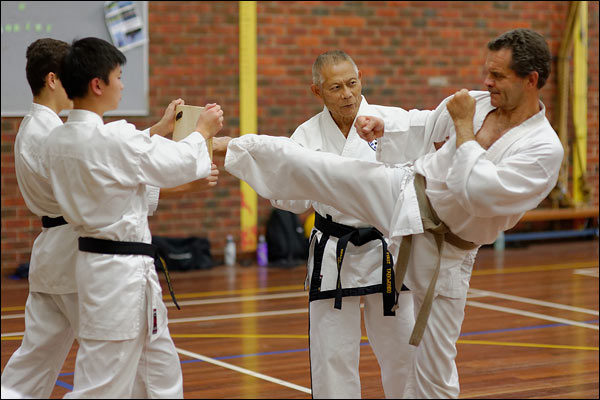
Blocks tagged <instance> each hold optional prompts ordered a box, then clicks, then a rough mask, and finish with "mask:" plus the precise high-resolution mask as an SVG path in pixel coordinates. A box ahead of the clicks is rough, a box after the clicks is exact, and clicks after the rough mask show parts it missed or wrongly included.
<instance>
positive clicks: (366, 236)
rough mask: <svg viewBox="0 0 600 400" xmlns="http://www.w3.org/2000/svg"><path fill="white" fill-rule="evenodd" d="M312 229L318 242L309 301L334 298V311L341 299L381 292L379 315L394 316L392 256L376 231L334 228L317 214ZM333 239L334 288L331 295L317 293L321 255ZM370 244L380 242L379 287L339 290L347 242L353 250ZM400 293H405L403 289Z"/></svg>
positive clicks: (339, 225) (340, 306) (395, 299)
mask: <svg viewBox="0 0 600 400" xmlns="http://www.w3.org/2000/svg"><path fill="white" fill-rule="evenodd" d="M315 228H316V229H318V230H319V231H321V232H322V236H321V240H319V241H318V242H317V243H316V245H315V249H314V252H313V259H314V268H313V275H312V279H311V287H310V292H309V301H312V300H317V299H324V298H331V297H335V303H334V307H335V308H337V309H341V308H342V297H343V295H363V294H371V293H377V292H381V293H382V294H383V315H386V316H388V315H390V316H391V315H396V314H395V312H394V311H392V309H393V308H394V305H395V304H396V302H397V300H398V294H397V292H396V286H395V277H394V268H393V267H394V260H393V258H392V254H391V253H390V252H389V251H388V249H387V243H386V241H385V239H384V237H383V235H382V234H381V232H379V231H378V230H377V229H375V228H373V227H370V228H354V227H351V226H347V225H343V224H338V223H337V222H333V220H332V218H331V216H330V215H327V218H324V217H322V216H321V215H319V213H315ZM330 236H333V237H337V238H338V242H337V248H336V261H337V270H338V275H337V284H336V289H335V290H333V291H325V292H321V291H320V285H321V276H320V273H321V265H322V262H323V253H324V251H325V245H326V244H327V241H328V240H329V237H330ZM373 240H381V243H382V246H383V268H382V283H381V284H380V285H372V286H368V287H366V288H364V289H363V290H362V291H361V290H356V289H342V284H341V278H340V273H341V270H342V262H343V260H344V255H345V253H346V247H347V246H348V242H351V243H352V244H353V245H355V246H362V245H363V244H365V243H368V242H370V241H373ZM402 290H408V288H406V287H405V286H403V287H402Z"/></svg>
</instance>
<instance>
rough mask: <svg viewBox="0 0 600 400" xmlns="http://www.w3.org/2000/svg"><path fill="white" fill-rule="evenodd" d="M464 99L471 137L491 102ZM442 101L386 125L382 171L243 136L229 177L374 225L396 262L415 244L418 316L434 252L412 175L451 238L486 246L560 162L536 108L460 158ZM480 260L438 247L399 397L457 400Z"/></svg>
mask: <svg viewBox="0 0 600 400" xmlns="http://www.w3.org/2000/svg"><path fill="white" fill-rule="evenodd" d="M470 94H471V96H473V97H474V98H475V99H476V111H475V116H474V120H473V122H474V131H475V132H477V131H478V130H479V129H480V128H481V126H482V124H483V121H484V120H485V117H486V116H487V114H488V113H489V112H490V111H492V110H493V109H494V107H493V106H492V105H491V104H490V97H489V93H487V92H476V91H475V92H470ZM447 100H448V99H446V100H444V102H442V104H441V105H440V106H439V107H438V108H437V109H436V110H435V111H431V112H429V111H423V112H413V111H411V112H408V117H409V118H408V119H407V120H406V122H405V123H404V124H401V123H400V124H398V123H394V122H390V125H391V126H389V127H387V126H386V133H385V134H384V136H383V137H382V138H380V139H379V142H378V151H377V152H378V159H379V160H380V161H383V162H385V163H384V164H378V163H372V162H366V161H359V160H349V159H346V158H343V157H339V156H337V155H333V154H325V153H317V152H311V151H308V150H306V149H303V148H302V147H300V146H298V145H297V144H295V143H293V142H292V141H290V140H289V139H287V138H281V137H268V136H257V135H244V136H243V137H241V138H236V139H234V140H232V141H231V142H230V143H229V147H228V151H227V156H226V159H225V169H226V170H227V171H229V172H230V173H232V174H234V175H235V176H237V177H239V178H240V179H243V180H245V181H246V182H248V183H249V184H250V185H251V186H252V187H253V188H254V189H255V190H256V191H257V192H258V193H259V194H260V195H261V196H264V197H266V198H278V199H294V198H298V197H300V196H307V197H308V196H310V198H312V199H314V200H316V201H322V202H325V203H330V204H331V205H334V206H335V207H336V208H337V209H338V210H340V211H341V212H344V213H347V214H350V215H352V216H355V217H357V218H359V219H362V220H364V221H366V222H369V223H371V224H373V226H375V227H377V228H378V229H380V230H381V231H382V232H383V233H384V234H385V235H386V236H387V237H388V238H390V250H392V251H393V253H394V256H396V254H397V251H398V249H399V245H400V243H401V240H402V236H404V235H411V234H412V235H414V236H413V246H412V253H411V257H410V259H409V266H408V271H407V275H406V278H405V281H404V282H405V283H406V285H407V286H408V287H409V288H410V289H411V290H412V292H413V296H414V298H413V299H414V301H415V310H418V309H419V308H420V305H421V303H422V300H423V297H424V295H425V290H426V288H427V285H428V284H429V282H430V279H431V276H432V273H433V268H434V265H435V262H434V261H435V259H436V258H437V250H436V249H437V248H436V247H435V244H434V239H433V237H432V235H431V234H430V233H429V232H425V233H424V234H422V235H419V233H423V225H422V222H421V220H420V212H419V207H418V202H417V201H416V196H415V189H414V186H413V181H414V173H415V171H416V172H418V173H420V174H422V175H424V176H425V178H426V181H427V189H426V193H427V196H428V198H429V200H430V202H431V204H432V206H433V208H434V210H435V211H436V212H437V214H438V216H439V217H440V219H441V220H442V221H444V222H445V223H446V225H447V226H448V227H449V228H450V230H451V231H452V232H453V233H454V234H456V235H458V236H459V237H461V238H462V239H464V240H467V241H471V242H474V243H475V244H477V245H483V244H489V243H492V242H494V240H495V239H496V237H497V235H498V233H499V232H502V231H504V230H506V229H509V228H511V227H512V226H514V225H515V224H516V223H517V222H518V220H519V219H520V218H521V216H522V215H523V213H525V211H527V210H530V209H533V208H535V207H536V206H537V205H538V204H539V203H540V202H541V201H542V200H543V199H544V198H545V197H546V196H547V195H548V193H549V192H550V191H551V189H552V188H553V187H554V185H555V184H556V180H557V178H558V171H559V168H560V164H561V161H562V157H563V149H562V146H561V144H560V141H559V140H558V137H557V135H556V133H555V132H554V130H553V129H552V127H551V126H550V123H549V122H548V120H547V119H546V117H545V108H544V105H543V104H542V103H541V102H540V107H541V110H540V111H539V112H538V113H537V114H535V115H533V116H532V117H531V118H529V119H528V120H526V121H524V122H523V123H522V124H521V125H519V126H517V127H514V128H512V129H510V130H509V131H507V132H506V133H505V134H504V135H503V136H502V137H501V138H500V139H498V140H497V141H496V142H495V143H494V144H492V146H490V148H489V149H487V150H486V149H483V148H482V147H481V146H480V145H479V144H478V143H477V142H476V141H469V142H466V143H464V144H463V145H461V146H460V148H458V149H456V136H455V132H454V125H453V123H452V120H451V118H450V116H449V114H448V112H447V110H446V107H445V103H446V101H447ZM398 120H399V119H396V121H398ZM446 136H450V139H449V140H448V141H447V143H446V144H445V145H444V146H442V148H441V149H440V150H438V151H436V152H435V153H431V154H427V155H424V156H422V157H419V158H418V159H417V160H416V161H415V163H414V165H412V164H397V162H398V161H405V160H406V155H410V154H411V150H413V149H416V151H418V150H419V149H422V148H423V147H422V146H424V145H426V144H428V143H432V142H434V141H435V142H437V141H440V139H443V138H444V137H446ZM411 146H412V147H411ZM325 168H327V169H326V170H325ZM324 170H325V171H326V172H323V171H324ZM269 171H276V174H272V173H269ZM298 171H300V173H299V172H298ZM476 252H477V250H476V249H475V250H470V251H465V250H461V249H458V248H456V247H454V246H452V245H450V244H448V243H445V244H444V246H443V251H442V259H441V272H440V276H439V279H438V282H437V286H436V293H437V296H436V297H435V299H434V301H433V306H432V310H431V315H430V316H429V321H428V323H427V328H426V330H425V333H424V336H423V339H422V341H421V344H420V345H419V346H418V347H417V348H416V350H415V355H414V357H415V363H414V368H413V370H412V372H411V374H410V377H409V381H408V383H407V390H406V392H405V396H406V397H408V398H432V397H458V394H459V384H458V373H457V370H456V364H455V362H454V359H455V356H456V341H457V339H458V336H459V334H460V327H461V325H462V320H463V317H464V306H465V301H466V292H467V288H468V285H469V280H470V276H471V271H472V268H473V263H474V260H475V255H476Z"/></svg>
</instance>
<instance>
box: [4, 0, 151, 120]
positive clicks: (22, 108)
mask: <svg viewBox="0 0 600 400" xmlns="http://www.w3.org/2000/svg"><path fill="white" fill-rule="evenodd" d="M134 4H135V7H136V10H137V12H138V13H139V15H141V16H142V20H143V23H144V34H145V35H147V32H148V3H147V2H146V1H136V2H134ZM1 7H2V16H1V21H2V26H1V30H2V53H1V54H2V59H1V62H0V64H1V65H2V82H1V83H2V87H1V92H2V116H3V117H21V116H24V115H25V114H26V113H27V111H28V110H29V107H30V104H31V101H32V99H33V96H32V94H31V90H30V88H29V85H28V83H27V78H26V77H25V63H26V59H25V52H26V50H27V47H28V46H29V45H30V44H31V43H32V42H34V41H35V40H37V39H40V38H44V37H50V38H53V39H59V40H63V41H65V42H67V43H69V44H70V43H71V42H73V39H82V38H85V37H90V36H94V37H98V38H101V39H104V40H106V41H108V42H112V41H111V39H110V34H109V32H108V28H107V27H106V22H105V19H104V8H103V7H104V1H2V6H1ZM123 54H125V57H127V63H126V64H125V66H124V67H123V77H122V81H123V84H124V85H125V89H124V90H123V97H122V99H121V103H120V105H119V108H118V109H117V110H114V111H110V112H108V113H106V114H105V115H107V116H111V115H113V116H134V115H140V116H143V115H148V40H146V42H145V43H144V44H143V45H140V46H138V47H135V48H132V49H129V50H125V51H123Z"/></svg>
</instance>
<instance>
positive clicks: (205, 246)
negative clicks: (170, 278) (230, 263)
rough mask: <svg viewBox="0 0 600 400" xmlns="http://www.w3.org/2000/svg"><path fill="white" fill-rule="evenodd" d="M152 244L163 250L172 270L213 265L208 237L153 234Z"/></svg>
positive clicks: (206, 267) (185, 269)
mask: <svg viewBox="0 0 600 400" xmlns="http://www.w3.org/2000/svg"><path fill="white" fill-rule="evenodd" d="M152 244H154V245H155V246H157V247H158V248H159V249H160V250H161V252H162V254H163V255H164V258H165V262H166V263H167V268H168V269H169V270H170V271H189V270H193V269H210V268H212V266H213V260H212V257H211V255H210V242H209V241H208V239H205V238H201V237H195V236H192V237H186V238H173V237H166V236H153V237H152Z"/></svg>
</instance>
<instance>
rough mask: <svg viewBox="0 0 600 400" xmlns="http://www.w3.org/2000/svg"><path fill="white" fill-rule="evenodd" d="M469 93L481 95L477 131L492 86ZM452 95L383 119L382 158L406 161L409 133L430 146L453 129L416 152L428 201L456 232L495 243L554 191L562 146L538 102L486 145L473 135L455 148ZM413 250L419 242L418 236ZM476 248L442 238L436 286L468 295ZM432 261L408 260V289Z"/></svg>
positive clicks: (419, 282)
mask: <svg viewBox="0 0 600 400" xmlns="http://www.w3.org/2000/svg"><path fill="white" fill-rule="evenodd" d="M470 95H471V96H472V97H474V98H475V100H476V111H475V116H474V119H473V128H474V132H477V131H479V129H480V128H481V126H482V125H483V121H484V120H485V117H486V116H487V115H488V113H489V112H490V111H492V110H493V109H494V107H493V106H492V105H491V103H490V95H489V93H488V92H483V91H471V92H470ZM450 98H451V97H448V98H447V99H445V100H444V101H443V102H442V103H441V104H440V105H439V106H438V107H437V109H436V110H434V111H433V112H422V113H420V114H418V118H417V119H413V120H411V121H410V122H409V123H408V124H407V125H405V126H401V125H400V124H399V123H398V120H397V119H396V120H392V119H389V120H386V121H385V125H386V127H385V134H384V136H383V137H382V138H380V139H379V146H378V159H379V160H381V161H384V162H387V163H390V162H392V163H393V162H403V161H405V159H404V158H398V154H406V151H404V150H403V149H404V148H405V146H406V143H407V142H408V141H412V142H413V145H414V144H416V145H417V146H419V145H425V146H427V145H428V144H429V143H431V142H432V141H439V140H440V138H443V137H449V140H448V141H447V142H446V143H445V144H444V146H442V148H440V149H439V150H438V151H436V152H434V153H431V154H427V155H425V156H423V157H419V158H418V159H416V161H415V163H414V165H415V171H416V172H417V173H419V174H421V175H423V176H425V178H426V181H427V189H426V193H427V196H428V198H429V201H430V202H431V205H432V207H433V208H434V209H435V211H436V212H437V214H438V216H439V217H440V219H441V220H442V221H444V222H445V224H446V225H447V226H448V227H449V228H450V230H451V231H452V232H453V233H455V234H457V235H458V236H459V237H461V238H462V239H465V240H468V241H470V242H474V243H475V244H478V245H483V244H490V243H493V242H494V241H495V240H496V237H497V236H498V234H499V233H500V232H502V231H505V230H507V229H510V228H512V227H513V226H514V225H515V224H516V223H517V222H518V221H519V220H520V219H521V217H522V216H523V214H524V213H525V212H526V211H527V210H530V209H533V208H535V207H536V206H537V205H538V204H539V203H540V202H541V201H542V200H543V199H544V198H545V197H546V196H547V195H548V193H550V191H551V190H552V188H553V187H554V186H555V185H556V181H557V179H558V173H559V168H560V165H561V162H562V157H563V148H562V145H561V143H560V140H559V139H558V137H557V135H556V132H555V131H554V129H552V126H551V125H550V123H549V122H548V120H547V119H546V117H545V111H546V109H545V106H544V104H543V103H541V102H540V111H539V112H538V113H537V114H535V115H533V116H532V117H531V118H529V119H528V120H526V121H524V122H523V123H522V124H520V125H519V126H517V127H514V128H512V129H511V130H509V131H508V132H506V133H505V134H504V135H503V136H502V137H501V138H500V139H498V140H497V141H496V142H495V143H493V144H492V145H491V146H490V148H489V149H487V150H486V149H484V148H482V147H481V146H480V145H479V143H477V142H476V141H469V142H466V143H464V144H463V145H461V146H460V147H459V148H458V149H457V148H456V132H455V129H454V123H453V121H452V118H451V117H450V114H449V113H448V111H447V109H446V103H447V101H448V100H449V99H450ZM415 116H417V115H416V114H415ZM419 139H420V140H422V144H419V142H418V140H419ZM399 150H402V151H400V152H399ZM409 154H410V153H409ZM395 160H396V161H395ZM392 227H393V228H392V230H400V229H402V227H403V223H402V221H399V220H396V221H392ZM398 239H399V238H398ZM415 251H417V252H418V251H419V249H418V248H417V249H416V248H415V244H414V243H413V253H414V252H415ZM475 254H476V250H475V251H470V252H465V251H460V250H459V249H457V248H454V247H453V246H445V250H444V256H443V257H442V265H441V272H440V278H439V280H438V286H437V289H438V290H437V291H438V293H441V294H444V295H446V296H449V297H463V296H464V295H466V288H468V280H469V278H470V275H471V271H472V267H473V262H474V259H475ZM413 256H414V257H413V260H411V263H414V262H416V259H420V260H423V259H424V257H423V254H416V255H415V254H413ZM424 264H427V263H424ZM431 264H432V263H431ZM431 268H433V265H430V266H429V265H419V267H418V268H416V267H414V266H409V268H408V272H407V276H406V279H405V282H406V283H407V285H408V286H409V287H410V288H411V289H412V288H415V289H424V288H426V284H427V283H428V281H429V277H431V274H432V270H431Z"/></svg>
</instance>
